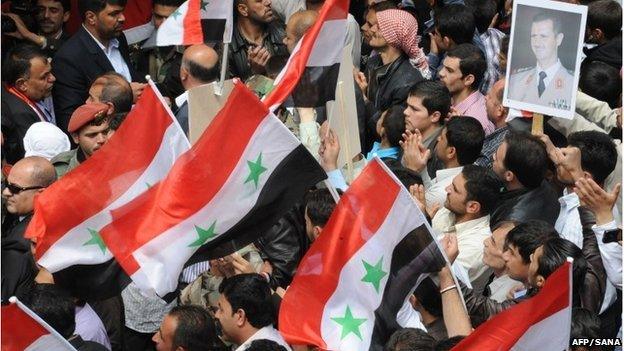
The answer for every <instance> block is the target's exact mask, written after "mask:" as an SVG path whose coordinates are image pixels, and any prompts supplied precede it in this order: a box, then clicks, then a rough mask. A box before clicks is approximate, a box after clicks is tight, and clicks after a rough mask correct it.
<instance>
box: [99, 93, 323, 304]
mask: <svg viewBox="0 0 624 351" xmlns="http://www.w3.org/2000/svg"><path fill="white" fill-rule="evenodd" d="M325 177H326V175H325V172H324V171H323V170H322V169H321V167H320V166H319V164H318V163H317V162H316V161H315V159H314V157H313V156H312V155H310V153H309V152H308V151H307V150H306V149H305V147H304V146H303V145H302V144H301V143H300V142H299V141H298V140H297V138H295V136H294V135H292V134H291V133H290V131H288V129H287V128H286V127H285V126H284V125H283V124H282V122H280V120H279V119H278V118H277V117H275V115H273V114H272V113H271V112H269V111H268V110H267V108H266V107H265V106H264V105H263V104H262V103H261V102H260V101H259V100H258V98H257V97H256V95H255V94H253V93H252V92H251V91H250V90H249V89H248V88H247V87H246V86H245V85H244V84H243V83H242V82H240V81H235V83H234V88H233V90H232V92H231V94H230V96H229V97H228V100H227V101H226V103H225V105H224V106H223V108H222V109H221V111H220V112H219V113H218V114H217V116H216V117H215V118H214V120H213V121H212V122H211V123H210V126H209V127H208V128H207V129H206V130H205V131H204V133H203V134H202V136H201V137H200V139H199V140H198V141H197V143H196V144H195V145H194V146H193V148H192V149H191V150H190V151H189V152H187V153H186V154H184V155H183V156H182V157H181V158H180V159H179V160H178V161H177V162H176V164H175V165H174V167H173V168H172V170H171V172H170V173H169V175H168V176H167V178H165V179H164V180H163V181H162V182H161V183H159V184H157V185H155V186H154V187H152V188H151V189H150V190H149V191H147V192H146V193H144V194H143V195H141V196H139V197H138V198H136V199H135V200H134V201H132V202H131V203H129V204H127V205H126V206H124V207H122V208H120V209H118V210H116V211H113V221H112V222H111V224H109V225H108V226H107V227H106V228H104V229H103V230H102V232H101V233H102V238H103V240H104V242H105V243H106V246H107V247H108V248H109V249H110V250H111V251H112V252H113V254H114V255H115V258H116V259H117V261H118V262H119V264H120V265H121V266H122V267H123V269H124V270H125V272H127V274H128V275H130V276H131V277H132V280H133V281H134V282H135V283H136V284H137V285H138V286H139V287H140V288H141V289H142V290H143V291H144V292H146V293H154V292H155V293H156V294H157V295H159V296H164V295H166V294H167V293H169V292H171V291H173V290H174V289H176V287H177V285H178V276H179V275H180V272H181V271H182V268H183V267H184V265H185V263H187V261H189V259H191V257H192V256H193V259H194V260H196V261H202V260H206V259H211V258H218V257H223V256H225V255H227V254H230V253H232V252H234V251H236V250H238V249H240V248H242V247H244V246H246V245H248V244H249V243H251V242H252V241H254V240H256V239H257V238H258V237H259V236H260V235H262V234H263V233H264V232H265V231H266V230H268V229H269V228H270V227H271V226H273V224H275V223H276V222H277V221H278V220H279V218H280V217H281V216H282V215H283V214H284V213H285V212H286V211H287V210H289V209H290V208H291V207H292V206H293V205H294V204H295V202H297V201H300V200H301V199H302V197H303V195H304V193H305V191H306V190H308V189H309V188H310V187H311V186H313V185H315V184H316V183H318V182H319V181H321V180H323V179H324V178H325Z"/></svg>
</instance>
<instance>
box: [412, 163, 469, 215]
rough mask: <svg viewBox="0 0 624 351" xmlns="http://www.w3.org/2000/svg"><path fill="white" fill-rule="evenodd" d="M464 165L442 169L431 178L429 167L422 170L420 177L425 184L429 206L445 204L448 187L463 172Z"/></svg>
mask: <svg viewBox="0 0 624 351" xmlns="http://www.w3.org/2000/svg"><path fill="white" fill-rule="evenodd" d="M463 168H464V166H460V167H453V168H447V169H441V170H438V171H437V172H436V177H435V178H433V179H431V178H429V173H427V167H425V169H424V170H423V171H422V172H420V178H421V179H422V181H423V185H424V186H425V200H427V206H433V205H434V204H438V205H440V206H444V202H445V201H446V187H447V186H449V185H450V184H451V183H452V182H453V178H455V176H457V175H458V174H460V173H461V171H462V169H463Z"/></svg>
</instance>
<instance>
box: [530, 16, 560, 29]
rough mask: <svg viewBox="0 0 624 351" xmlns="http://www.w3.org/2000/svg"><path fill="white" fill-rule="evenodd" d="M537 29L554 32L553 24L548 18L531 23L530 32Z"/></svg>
mask: <svg viewBox="0 0 624 351" xmlns="http://www.w3.org/2000/svg"><path fill="white" fill-rule="evenodd" d="M538 28H539V29H550V30H554V28H555V24H554V22H553V20H551V19H549V18H547V19H544V20H540V21H537V22H533V23H532V24H531V30H534V29H538Z"/></svg>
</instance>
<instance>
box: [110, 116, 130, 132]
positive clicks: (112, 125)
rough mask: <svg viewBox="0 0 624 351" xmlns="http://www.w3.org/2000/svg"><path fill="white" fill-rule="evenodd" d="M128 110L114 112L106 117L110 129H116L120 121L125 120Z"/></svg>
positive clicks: (119, 125)
mask: <svg viewBox="0 0 624 351" xmlns="http://www.w3.org/2000/svg"><path fill="white" fill-rule="evenodd" d="M127 116H128V112H115V113H113V114H112V115H111V116H110V118H109V119H108V126H109V127H110V129H111V130H115V131H116V130H117V129H119V127H121V123H123V121H125V120H126V117H127Z"/></svg>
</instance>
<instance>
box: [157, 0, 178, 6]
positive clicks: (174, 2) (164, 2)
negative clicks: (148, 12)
mask: <svg viewBox="0 0 624 351" xmlns="http://www.w3.org/2000/svg"><path fill="white" fill-rule="evenodd" d="M182 3H184V0H153V1H152V7H154V5H160V6H168V7H180V6H181V5H182Z"/></svg>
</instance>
